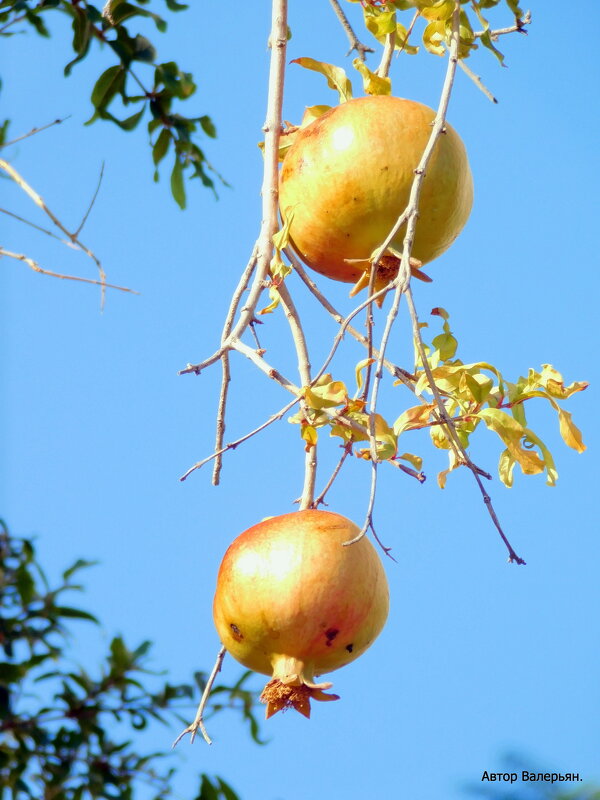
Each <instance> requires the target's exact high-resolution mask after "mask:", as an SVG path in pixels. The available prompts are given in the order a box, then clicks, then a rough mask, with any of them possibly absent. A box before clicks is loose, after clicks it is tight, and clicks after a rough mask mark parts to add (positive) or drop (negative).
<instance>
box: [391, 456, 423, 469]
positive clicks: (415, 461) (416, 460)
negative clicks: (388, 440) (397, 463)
mask: <svg viewBox="0 0 600 800" xmlns="http://www.w3.org/2000/svg"><path fill="white" fill-rule="evenodd" d="M396 458H399V459H402V461H408V463H409V464H412V466H413V467H414V468H415V469H416V470H417V471H418V472H420V471H421V467H422V466H423V459H422V458H421V456H415V455H413V454H412V453H402V455H401V456H396Z"/></svg>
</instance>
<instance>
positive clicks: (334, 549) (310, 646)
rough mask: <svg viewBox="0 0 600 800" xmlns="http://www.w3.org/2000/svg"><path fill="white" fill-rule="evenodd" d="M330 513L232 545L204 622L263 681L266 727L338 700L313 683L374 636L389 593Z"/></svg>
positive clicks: (294, 520)
mask: <svg viewBox="0 0 600 800" xmlns="http://www.w3.org/2000/svg"><path fill="white" fill-rule="evenodd" d="M358 530H359V529H358V528H357V526H356V525H355V524H354V523H352V522H351V521H350V520H348V519H346V518H345V517H342V516H340V515H339V514H334V513H332V512H329V511H314V510H308V511H296V512H293V513H291V514H283V515H282V516H278V517H270V518H268V519H266V520H263V521H262V522H260V523H259V524H258V525H254V526H253V527H252V528H249V529H248V530H247V531H245V532H244V533H242V534H241V535H240V536H238V538H237V539H235V541H234V542H233V543H232V544H231V546H230V547H229V549H228V550H227V552H226V553H225V556H224V558H223V561H222V563H221V567H220V569H219V574H218V578H217V590H216V593H215V599H214V606H213V615H214V621H215V626H216V628H217V631H218V633H219V637H220V639H221V642H222V643H223V644H224V645H225V647H226V648H227V650H228V651H229V652H230V653H231V655H232V656H233V657H234V658H236V659H237V660H238V661H239V662H240V663H242V664H243V665H244V666H246V667H249V668H250V669H253V670H255V671H256V672H261V673H264V674H265V675H270V676H271V680H270V681H269V682H268V683H267V685H266V686H265V689H264V691H263V693H262V695H261V700H262V701H263V702H264V703H266V705H267V710H266V715H267V718H268V717H270V716H272V715H273V714H275V713H276V712H277V711H279V710H280V709H282V708H289V707H293V708H295V709H296V710H297V711H299V712H300V713H302V714H304V716H306V717H308V716H310V699H311V698H312V699H314V700H337V699H338V697H337V695H333V694H327V693H326V692H325V691H324V690H325V689H329V688H330V687H331V685H332V684H331V683H316V682H315V676H317V675H321V674H322V673H326V672H332V671H333V670H336V669H339V668H340V667H343V666H345V665H346V664H349V663H350V662H351V661H354V659H355V658H358V656H360V655H361V654H362V653H364V651H365V650H366V649H367V648H368V647H369V645H371V644H372V643H373V641H374V640H375V638H376V637H377V636H378V634H379V633H380V631H381V629H382V628H383V625H384V623H385V620H386V618H387V613H388V586H387V580H386V577H385V572H384V569H383V565H382V563H381V560H380V558H379V556H378V555H377V552H376V550H375V548H374V547H373V545H372V544H371V543H370V542H369V541H368V539H366V538H363V539H361V540H360V541H359V542H356V543H355V544H353V545H350V546H348V547H344V546H343V543H344V542H347V541H349V540H350V539H352V538H354V537H355V536H356V535H357V533H358Z"/></svg>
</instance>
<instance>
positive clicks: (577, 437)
mask: <svg viewBox="0 0 600 800" xmlns="http://www.w3.org/2000/svg"><path fill="white" fill-rule="evenodd" d="M558 424H559V425H560V435H561V436H562V438H563V439H564V442H565V444H567V445H568V446H569V447H572V448H573V450H577V452H578V453H583V451H584V450H585V449H586V446H585V445H584V443H583V440H582V437H581V431H580V430H579V428H578V427H577V425H575V423H574V422H573V420H572V419H571V414H569V412H568V411H563V409H562V408H559V410H558Z"/></svg>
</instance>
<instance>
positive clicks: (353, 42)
mask: <svg viewBox="0 0 600 800" xmlns="http://www.w3.org/2000/svg"><path fill="white" fill-rule="evenodd" d="M329 2H330V3H331V7H332V8H333V10H334V12H335V15H336V17H337V18H338V19H339V21H340V22H341V24H342V28H343V29H344V31H345V32H346V36H347V37H348V41H349V42H350V50H348V52H347V54H346V55H350V53H351V52H352V51H353V50H356V52H357V53H358V57H359V58H360V60H361V61H364V60H365V53H374V52H375V51H374V50H373V48H372V47H368V46H367V45H366V44H363V43H362V42H361V41H360V40H359V39H358V37H357V35H356V34H355V33H354V29H353V28H352V25H350V22H349V21H348V17H347V16H346V14H345V13H344V10H343V8H342V7H341V5H340V4H339V3H338V0H329Z"/></svg>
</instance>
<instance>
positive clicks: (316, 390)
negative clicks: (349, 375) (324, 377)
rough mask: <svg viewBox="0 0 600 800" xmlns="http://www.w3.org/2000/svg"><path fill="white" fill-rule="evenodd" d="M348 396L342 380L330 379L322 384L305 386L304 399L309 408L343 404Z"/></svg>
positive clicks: (331, 406)
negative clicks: (310, 386)
mask: <svg viewBox="0 0 600 800" xmlns="http://www.w3.org/2000/svg"><path fill="white" fill-rule="evenodd" d="M347 398H348V392H347V391H346V385H345V384H344V383H343V382H342V381H331V383H326V384H325V385H323V386H314V387H313V388H312V389H311V388H309V387H307V388H306V390H305V392H304V399H305V400H306V404H307V405H308V406H309V407H310V408H317V409H319V408H333V407H335V406H339V405H345V403H346V400H347Z"/></svg>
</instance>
